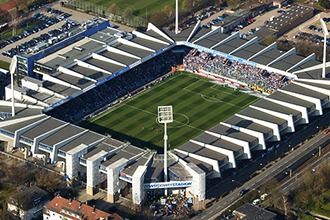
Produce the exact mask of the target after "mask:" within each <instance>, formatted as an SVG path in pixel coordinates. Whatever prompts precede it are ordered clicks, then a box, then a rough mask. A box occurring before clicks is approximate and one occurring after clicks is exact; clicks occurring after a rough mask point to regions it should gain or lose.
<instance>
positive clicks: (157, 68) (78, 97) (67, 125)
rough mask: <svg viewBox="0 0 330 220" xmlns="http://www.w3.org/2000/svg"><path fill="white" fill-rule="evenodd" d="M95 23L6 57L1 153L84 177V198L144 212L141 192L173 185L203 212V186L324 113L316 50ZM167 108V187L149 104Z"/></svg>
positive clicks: (329, 85) (325, 87) (328, 90)
mask: <svg viewBox="0 0 330 220" xmlns="http://www.w3.org/2000/svg"><path fill="white" fill-rule="evenodd" d="M90 22H91V23H89V26H90V27H88V28H86V25H82V26H81V27H77V31H76V32H75V34H74V35H72V36H71V37H70V38H69V39H67V40H65V41H62V42H59V43H57V44H55V45H52V46H50V47H49V48H47V49H45V50H43V51H40V52H37V53H35V54H19V55H18V56H17V57H15V58H14V59H13V61H12V63H11V69H10V71H11V72H12V73H14V72H16V74H17V76H18V77H21V78H22V79H21V85H20V87H18V86H13V90H12V89H11V85H9V86H7V87H6V101H1V116H2V119H3V121H1V122H0V137H1V140H2V150H3V151H5V152H8V153H9V154H12V155H15V156H18V157H23V158H25V159H27V160H32V161H36V163H37V162H40V163H42V164H44V165H46V166H50V167H52V168H53V169H56V170H58V171H59V172H61V173H62V174H63V175H65V176H66V178H68V179H70V180H81V181H84V182H85V183H86V192H87V194H89V195H94V194H95V193H96V192H97V191H99V190H103V191H105V192H106V194H107V201H109V202H115V201H117V200H118V198H119V196H125V197H127V198H130V199H131V201H132V203H133V204H135V205H140V204H141V203H142V202H143V201H144V199H145V198H146V195H147V193H152V194H154V193H159V192H161V193H162V191H163V190H164V189H169V190H170V191H171V192H172V193H174V194H176V193H181V194H185V195H186V197H191V198H193V201H194V204H198V205H201V206H203V205H205V204H204V201H205V194H206V183H207V181H209V180H211V179H215V178H221V177H222V175H223V173H224V172H226V171H230V170H234V169H239V167H240V164H242V162H244V161H246V160H249V159H252V158H253V156H254V154H255V153H256V152H260V151H264V150H267V148H270V147H272V146H273V144H274V143H276V142H278V141H281V140H283V138H284V137H285V135H286V134H288V133H293V132H295V131H296V127H297V126H299V125H301V124H308V123H309V122H310V120H311V118H312V117H322V115H323V112H324V110H325V109H326V108H328V107H329V106H330V105H329V96H330V81H329V80H327V79H326V78H322V64H321V63H320V62H318V61H316V60H315V54H311V55H310V56H308V57H302V56H299V55H297V54H296V53H295V52H296V51H295V48H293V49H291V50H289V51H287V52H284V51H280V50H278V49H277V47H276V43H273V44H271V45H269V46H264V45H261V44H259V43H258V38H257V37H254V38H252V39H242V38H240V33H239V32H236V33H233V34H231V35H228V34H223V33H221V32H220V29H219V28H217V29H215V30H212V31H210V30H209V29H204V28H202V27H201V25H200V23H197V24H196V25H195V26H194V27H189V28H187V29H184V30H183V31H181V32H180V33H179V34H174V33H172V32H170V31H167V30H162V29H159V28H157V27H156V26H154V25H153V24H151V23H149V25H148V28H147V31H146V32H139V31H133V32H132V33H127V32H124V31H121V30H117V29H114V28H112V27H111V25H110V23H109V21H107V20H104V19H101V18H99V19H94V20H93V21H90ZM328 66H329V64H327V68H326V73H329V72H330V68H329V67H328ZM326 76H327V74H326ZM13 100H15V109H14V110H15V111H14V112H12V108H11V105H12V102H11V101H13ZM172 104H173V105H174V108H173V109H174V115H173V116H174V122H173V124H172V127H170V126H171V125H169V145H168V149H169V152H168V180H164V173H163V170H164V166H163V164H164V155H163V154H162V153H160V152H162V148H161V146H162V137H163V132H164V131H163V129H162V126H161V125H159V124H158V123H157V121H156V119H157V108H156V107H157V106H159V105H172ZM140 112H142V113H140ZM176 120H177V121H176ZM130 132H131V133H130ZM170 145H171V146H170ZM157 151H158V153H157Z"/></svg>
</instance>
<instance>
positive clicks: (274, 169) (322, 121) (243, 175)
mask: <svg viewBox="0 0 330 220" xmlns="http://www.w3.org/2000/svg"><path fill="white" fill-rule="evenodd" d="M329 119H330V114H329V112H327V113H326V114H325V115H323V116H322V117H319V118H317V119H316V120H314V121H313V122H312V123H310V124H309V125H308V127H305V129H301V130H300V131H297V132H296V133H295V135H292V136H291V137H289V138H288V139H287V140H285V141H283V142H281V143H280V144H279V147H278V148H276V149H275V150H274V151H272V152H269V153H268V154H270V155H269V156H266V157H259V158H257V159H256V160H255V161H254V162H253V163H251V164H249V165H248V166H246V167H244V168H242V169H240V170H238V171H237V172H236V175H235V176H234V177H233V176H230V177H227V178H226V179H224V180H222V181H220V182H218V184H216V185H215V186H214V187H212V188H211V189H210V190H208V191H207V198H208V199H210V198H220V196H221V195H223V194H224V193H226V192H230V194H228V195H227V196H225V197H224V198H221V199H220V200H219V202H217V203H216V204H214V205H213V206H211V207H210V208H209V209H207V210H205V211H204V212H202V213H201V214H199V215H198V216H197V217H195V218H194V219H214V218H215V217H217V216H219V214H220V213H221V212H222V211H224V210H226V209H227V208H228V207H229V206H231V205H232V204H233V203H234V202H236V201H237V200H238V199H239V198H240V195H239V192H240V191H241V190H242V189H249V190H253V189H256V188H259V187H260V186H261V185H262V184H264V183H265V182H266V181H267V180H270V179H272V178H274V177H276V176H279V177H281V178H283V177H284V176H285V175H286V174H285V171H287V170H288V169H292V170H294V169H296V168H297V167H298V166H297V167H295V166H292V164H294V163H296V162H299V163H298V164H300V165H301V164H302V163H303V162H304V161H306V160H307V159H308V158H310V157H311V156H312V154H313V153H315V152H313V151H315V149H316V152H317V150H318V147H319V146H322V147H324V146H323V145H324V143H327V142H329V139H330V134H327V135H324V134H323V132H318V131H319V130H320V129H319V128H321V127H323V126H328V125H329V122H330V120H329ZM317 133H318V134H317ZM312 134H316V135H315V136H314V138H312V139H310V140H309V141H306V142H305V144H303V145H301V146H300V147H299V148H298V149H295V150H292V149H293V148H294V147H295V146H297V145H298V144H299V143H301V142H304V141H305V140H306V137H309V136H311V135H312ZM288 146H290V147H288ZM289 151H291V152H290V153H289V154H288V155H287V156H285V157H284V158H283V159H281V160H279V161H278V162H276V163H274V164H273V165H272V166H271V167H269V168H268V169H266V170H265V171H263V172H261V173H260V174H259V175H257V176H255V177H254V178H252V179H250V175H251V174H252V173H254V172H255V171H256V170H260V169H261V168H262V167H264V166H265V164H266V162H267V160H269V161H272V160H274V159H275V158H277V157H279V156H280V155H282V153H284V152H289ZM281 175H282V176H281ZM233 179H234V181H233ZM249 179H250V180H249ZM244 182H245V183H244ZM240 183H244V184H240ZM235 187H238V188H236V189H235Z"/></svg>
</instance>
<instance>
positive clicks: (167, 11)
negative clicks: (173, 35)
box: [163, 5, 174, 21]
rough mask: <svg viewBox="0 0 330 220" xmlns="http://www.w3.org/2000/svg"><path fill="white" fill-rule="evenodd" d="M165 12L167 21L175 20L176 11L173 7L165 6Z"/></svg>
mask: <svg viewBox="0 0 330 220" xmlns="http://www.w3.org/2000/svg"><path fill="white" fill-rule="evenodd" d="M163 11H164V13H165V14H166V20H167V21H170V20H172V19H173V15H174V10H173V7H172V6H170V5H165V6H164V9H163Z"/></svg>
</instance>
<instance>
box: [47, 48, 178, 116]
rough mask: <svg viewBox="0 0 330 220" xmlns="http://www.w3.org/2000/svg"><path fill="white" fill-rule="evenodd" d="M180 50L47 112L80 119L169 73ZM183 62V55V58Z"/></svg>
mask: <svg viewBox="0 0 330 220" xmlns="http://www.w3.org/2000/svg"><path fill="white" fill-rule="evenodd" d="M178 56H180V55H179V54H175V53H172V52H171V51H167V52H165V53H163V54H160V55H158V56H157V57H154V58H152V59H150V60H148V61H146V62H145V63H142V64H140V65H139V66H136V67H134V68H132V69H130V70H128V71H127V72H124V73H122V74H120V75H118V76H116V77H114V78H112V79H110V80H109V81H107V82H105V83H103V84H101V85H98V86H97V87H95V88H94V89H91V90H89V91H87V92H85V93H83V94H81V95H79V96H78V97H76V98H74V99H71V100H70V101H68V102H66V103H63V104H62V105H60V106H58V107H56V108H54V109H52V110H50V111H48V112H47V114H48V115H51V116H53V117H56V118H59V119H61V120H64V121H68V122H71V123H73V122H77V121H80V120H81V119H82V118H83V117H85V116H86V115H89V114H91V113H93V112H95V111H97V110H100V109H102V108H104V107H105V106H107V105H109V104H110V103H113V102H116V100H120V99H122V98H123V97H128V96H130V94H131V93H132V92H136V91H137V90H142V89H143V88H144V87H145V85H146V84H148V83H150V82H152V81H154V80H156V79H158V78H161V77H163V76H164V75H166V74H167V73H170V72H171V70H172V67H173V66H176V65H177V64H179V63H178V62H180V61H179V60H180V59H179V58H178ZM180 63H182V55H181V62H180Z"/></svg>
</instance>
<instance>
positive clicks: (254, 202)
mask: <svg viewBox="0 0 330 220" xmlns="http://www.w3.org/2000/svg"><path fill="white" fill-rule="evenodd" d="M260 203H261V200H260V199H255V200H253V202H252V204H253V205H258V204H260Z"/></svg>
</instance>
